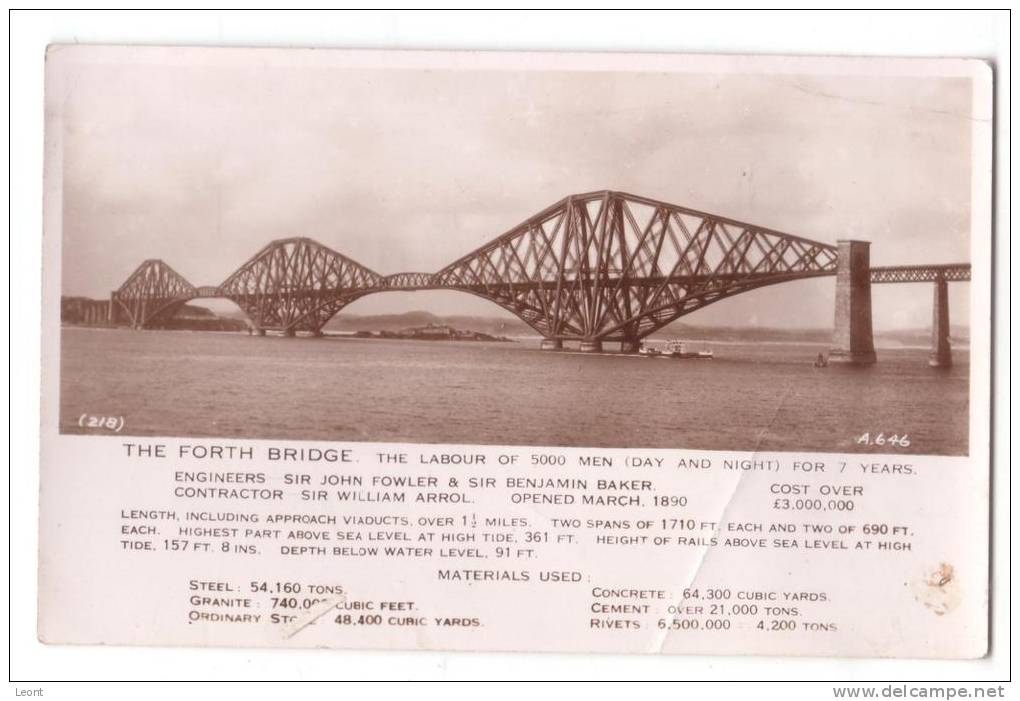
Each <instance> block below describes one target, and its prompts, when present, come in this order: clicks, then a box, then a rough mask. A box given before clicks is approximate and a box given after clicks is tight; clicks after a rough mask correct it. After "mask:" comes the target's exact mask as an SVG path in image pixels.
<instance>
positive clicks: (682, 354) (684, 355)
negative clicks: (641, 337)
mask: <svg viewBox="0 0 1020 701" xmlns="http://www.w3.org/2000/svg"><path fill="white" fill-rule="evenodd" d="M638 354H639V355H643V356H645V357H646V358H672V359H674V360H711V359H712V358H714V357H715V354H714V353H713V352H712V351H710V350H703V351H692V350H688V349H687V344H686V343H684V342H683V341H681V340H680V339H676V338H674V339H671V340H669V341H667V342H666V345H665V347H664V348H663V349H662V350H659V349H658V348H653V347H651V346H649V345H648V344H647V343H645V342H644V341H642V342H641V345H640V346H639V347H638Z"/></svg>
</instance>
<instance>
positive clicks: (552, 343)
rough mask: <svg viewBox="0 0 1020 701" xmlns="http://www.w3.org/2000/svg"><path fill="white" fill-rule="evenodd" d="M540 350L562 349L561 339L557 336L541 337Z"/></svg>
mask: <svg viewBox="0 0 1020 701" xmlns="http://www.w3.org/2000/svg"><path fill="white" fill-rule="evenodd" d="M542 350H563V341H561V340H560V339H558V338H543V339H542Z"/></svg>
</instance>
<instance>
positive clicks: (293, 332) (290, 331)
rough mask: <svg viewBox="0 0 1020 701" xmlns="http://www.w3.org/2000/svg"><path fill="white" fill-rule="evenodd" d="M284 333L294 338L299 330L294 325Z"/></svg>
mask: <svg viewBox="0 0 1020 701" xmlns="http://www.w3.org/2000/svg"><path fill="white" fill-rule="evenodd" d="M283 335H284V336H286V337H287V338H294V337H295V336H297V330H296V329H295V328H294V327H293V326H291V327H288V328H286V329H284V330H283Z"/></svg>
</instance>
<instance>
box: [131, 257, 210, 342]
mask: <svg viewBox="0 0 1020 701" xmlns="http://www.w3.org/2000/svg"><path fill="white" fill-rule="evenodd" d="M197 294H198V291H197V290H196V288H195V287H194V286H193V285H192V284H191V283H190V282H188V281H187V280H185V279H184V278H183V277H182V276H181V275H180V274H179V273H178V272H177V271H176V270H174V269H173V268H171V267H170V266H169V265H167V264H166V263H164V262H163V261H161V260H156V259H149V260H147V261H145V262H143V263H142V264H141V265H139V266H138V267H137V268H136V269H135V271H134V272H133V273H131V275H130V276H129V277H128V279H127V280H125V281H124V284H123V285H121V286H120V288H118V289H117V291H116V292H114V293H113V301H114V303H115V304H116V305H117V306H118V307H119V308H120V309H121V310H123V313H124V314H125V315H126V316H127V320H128V323H129V324H130V325H131V326H134V327H135V328H142V327H145V326H152V325H155V324H157V323H159V321H165V320H167V319H169V318H170V317H172V316H173V315H174V314H176V313H177V310H178V309H180V308H181V307H182V306H183V305H184V304H185V303H186V302H187V301H188V300H189V299H192V298H193V297H195V296H197Z"/></svg>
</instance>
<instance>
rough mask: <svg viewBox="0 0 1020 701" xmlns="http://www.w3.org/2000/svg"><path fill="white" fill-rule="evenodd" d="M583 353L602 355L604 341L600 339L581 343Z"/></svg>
mask: <svg viewBox="0 0 1020 701" xmlns="http://www.w3.org/2000/svg"><path fill="white" fill-rule="evenodd" d="M581 352H582V353H601V352H602V341H600V340H598V339H592V340H585V341H581Z"/></svg>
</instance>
